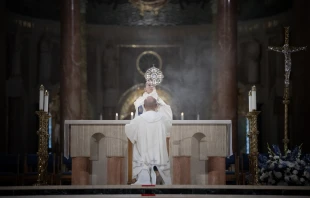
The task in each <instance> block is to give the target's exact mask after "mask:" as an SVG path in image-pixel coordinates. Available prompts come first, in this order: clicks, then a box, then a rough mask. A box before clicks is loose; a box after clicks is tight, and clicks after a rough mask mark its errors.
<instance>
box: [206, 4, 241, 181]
mask: <svg viewBox="0 0 310 198" xmlns="http://www.w3.org/2000/svg"><path fill="white" fill-rule="evenodd" d="M216 20H217V24H216V42H215V48H216V62H215V65H214V69H213V76H214V79H213V82H212V84H213V105H212V106H213V109H212V119H214V120H232V147H233V152H237V149H238V140H237V137H238V135H237V103H238V98H237V97H238V96H237V0H218V1H217V17H216ZM217 162H219V159H218V158H217V157H210V158H209V160H208V163H209V166H208V168H209V175H208V183H209V184H210V185H212V184H222V185H224V184H225V179H223V178H225V166H224V169H223V170H222V169H221V168H220V167H222V164H220V165H219V166H217V165H216V163H217ZM220 162H221V161H220ZM221 163H222V162H221ZM223 163H224V165H225V160H224V162H223ZM213 164H215V165H214V168H215V169H212V165H213ZM216 168H220V170H217V169H216ZM216 177H217V178H219V179H215V178H216Z"/></svg>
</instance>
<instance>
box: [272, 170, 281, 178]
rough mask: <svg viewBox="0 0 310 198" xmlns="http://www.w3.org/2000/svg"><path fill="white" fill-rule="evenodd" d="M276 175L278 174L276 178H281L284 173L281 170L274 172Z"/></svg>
mask: <svg viewBox="0 0 310 198" xmlns="http://www.w3.org/2000/svg"><path fill="white" fill-rule="evenodd" d="M273 173H274V175H275V176H276V178H281V177H282V173H281V172H275V171H274V172H273Z"/></svg>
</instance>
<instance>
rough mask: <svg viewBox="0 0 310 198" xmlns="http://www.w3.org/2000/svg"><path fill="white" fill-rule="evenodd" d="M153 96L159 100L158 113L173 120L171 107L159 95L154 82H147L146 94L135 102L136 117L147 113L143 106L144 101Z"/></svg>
mask: <svg viewBox="0 0 310 198" xmlns="http://www.w3.org/2000/svg"><path fill="white" fill-rule="evenodd" d="M148 96H152V97H153V98H155V99H156V100H157V104H158V108H157V111H159V112H161V113H162V114H164V115H165V116H166V117H167V118H169V119H171V120H172V111H171V107H170V105H167V104H166V103H165V102H164V101H163V100H162V99H161V98H160V97H159V96H158V94H157V91H156V88H155V86H154V85H153V84H152V82H150V81H147V82H146V83H145V88H144V93H143V95H142V96H140V97H139V98H138V99H137V100H136V101H135V102H134V105H135V110H136V113H135V117H137V116H139V115H141V114H142V113H143V112H145V108H144V106H143V104H144V100H145V99H146V98H147V97H148Z"/></svg>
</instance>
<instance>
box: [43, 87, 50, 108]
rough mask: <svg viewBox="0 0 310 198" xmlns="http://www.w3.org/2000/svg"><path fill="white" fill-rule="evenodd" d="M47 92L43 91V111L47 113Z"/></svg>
mask: <svg viewBox="0 0 310 198" xmlns="http://www.w3.org/2000/svg"><path fill="white" fill-rule="evenodd" d="M48 95H49V94H48V91H47V90H46V91H45V94H44V111H45V112H47V113H48Z"/></svg>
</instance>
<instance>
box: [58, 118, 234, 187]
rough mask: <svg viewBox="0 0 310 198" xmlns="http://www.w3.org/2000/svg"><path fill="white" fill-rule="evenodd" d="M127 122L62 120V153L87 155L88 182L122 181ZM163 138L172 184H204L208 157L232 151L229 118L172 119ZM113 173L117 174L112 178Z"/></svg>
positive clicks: (127, 154) (127, 156)
mask: <svg viewBox="0 0 310 198" xmlns="http://www.w3.org/2000/svg"><path fill="white" fill-rule="evenodd" d="M129 122H130V120H66V121H65V126H64V127H65V133H64V135H65V137H64V138H65V145H64V156H66V157H68V156H69V155H70V156H71V157H73V158H74V157H89V160H90V161H91V171H90V173H89V174H90V184H93V185H104V184H125V183H126V181H130V179H128V178H131V152H132V150H131V144H128V140H127V137H126V135H125V133H124V126H125V124H127V123H129ZM167 139H168V140H169V141H167V142H169V147H168V148H169V153H170V154H169V155H170V159H171V163H172V164H171V167H172V170H171V174H172V179H173V182H174V183H175V184H197V185H198V184H208V157H226V156H229V155H231V154H232V144H231V141H232V138H231V121H229V120H174V121H173V122H172V130H171V133H170V137H168V138H167ZM69 140H70V141H69ZM116 161H117V162H116ZM115 163H116V164H115ZM117 167H118V168H120V167H122V169H123V170H116V169H117ZM188 169H189V170H188ZM186 170H188V171H186ZM181 173H182V174H181ZM109 174H110V176H109ZM115 174H117V177H119V178H117V181H115V180H113V179H112V180H113V181H112V180H111V178H109V177H112V175H115ZM119 174H120V175H119ZM209 181H210V179H209ZM115 182H116V183H115Z"/></svg>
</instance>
